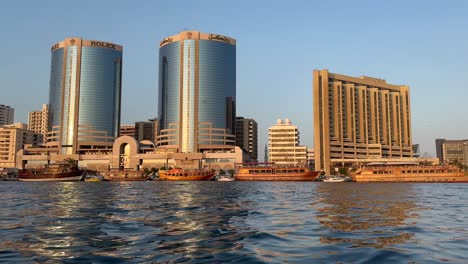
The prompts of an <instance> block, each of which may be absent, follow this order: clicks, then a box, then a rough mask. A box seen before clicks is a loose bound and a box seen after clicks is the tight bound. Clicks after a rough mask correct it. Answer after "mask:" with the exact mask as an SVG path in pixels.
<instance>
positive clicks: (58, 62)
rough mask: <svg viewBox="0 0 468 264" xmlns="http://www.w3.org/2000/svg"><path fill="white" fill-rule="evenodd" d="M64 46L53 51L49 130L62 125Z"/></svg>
mask: <svg viewBox="0 0 468 264" xmlns="http://www.w3.org/2000/svg"><path fill="white" fill-rule="evenodd" d="M64 50H65V49H64V48H60V49H56V50H54V51H52V62H51V67H50V90H49V104H50V105H49V107H50V108H49V122H50V126H51V127H49V130H51V129H52V128H53V127H54V126H60V113H61V112H62V82H63V53H64Z"/></svg>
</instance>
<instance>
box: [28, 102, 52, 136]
mask: <svg viewBox="0 0 468 264" xmlns="http://www.w3.org/2000/svg"><path fill="white" fill-rule="evenodd" d="M28 130H31V131H33V132H35V133H40V134H42V135H43V139H44V140H46V136H47V132H48V131H49V105H47V104H43V105H42V109H41V110H36V111H32V112H29V114H28Z"/></svg>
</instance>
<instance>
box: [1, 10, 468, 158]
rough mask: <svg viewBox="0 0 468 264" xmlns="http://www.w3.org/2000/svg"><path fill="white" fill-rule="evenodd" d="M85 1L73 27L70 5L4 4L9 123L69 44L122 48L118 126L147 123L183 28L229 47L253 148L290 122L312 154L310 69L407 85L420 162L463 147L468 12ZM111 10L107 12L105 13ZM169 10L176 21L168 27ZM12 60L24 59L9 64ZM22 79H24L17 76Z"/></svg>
mask: <svg viewBox="0 0 468 264" xmlns="http://www.w3.org/2000/svg"><path fill="white" fill-rule="evenodd" d="M91 3H92V2H86V1H84V2H83V3H82V5H81V6H79V7H76V9H75V10H76V12H77V13H78V14H79V11H84V10H86V11H88V9H89V12H86V21H83V22H81V21H80V23H77V22H76V20H74V19H72V18H70V13H69V12H65V10H68V8H69V6H68V5H67V4H66V3H62V2H57V3H55V4H50V5H48V6H53V7H47V8H46V7H42V5H43V3H35V2H30V4H29V5H27V6H28V7H24V6H23V5H20V4H18V3H16V2H15V3H6V4H4V5H5V6H6V7H5V8H2V11H0V13H1V18H0V22H1V23H2V24H4V25H7V30H6V31H5V34H4V37H5V41H3V43H2V49H1V51H0V52H2V53H1V55H2V58H4V60H5V61H6V63H4V64H3V65H2V66H0V67H1V71H0V74H1V75H0V77H1V79H2V80H3V82H2V88H1V89H2V90H1V94H2V96H1V98H2V101H1V102H0V103H2V104H6V105H10V106H11V107H13V108H15V112H16V113H15V122H18V121H21V122H25V123H26V121H27V113H28V112H30V111H33V110H35V109H38V108H39V107H40V106H41V105H42V104H43V103H47V101H48V99H47V95H48V86H49V76H50V57H49V54H50V53H49V51H50V46H51V45H52V44H54V43H55V41H57V40H60V39H64V38H68V37H72V36H77V37H82V38H84V39H102V40H106V41H110V42H113V43H119V44H121V45H123V46H124V47H125V55H124V63H123V64H124V65H123V85H122V92H123V95H122V122H121V123H122V124H125V123H129V122H135V121H139V120H146V119H148V118H154V117H155V116H156V115H157V100H158V99H157V83H158V74H157V73H158V66H157V60H158V56H157V53H158V43H159V41H160V40H161V39H163V38H164V37H165V36H168V35H172V34H175V33H178V32H180V31H183V29H184V28H187V27H189V28H190V29H194V30H200V31H203V32H220V33H222V34H224V35H228V36H232V37H233V38H235V39H237V41H238V48H237V49H238V50H237V61H238V63H237V116H249V117H251V118H253V119H255V120H257V122H258V125H259V146H263V145H264V144H265V142H266V137H267V127H268V126H269V125H270V124H271V123H273V122H274V121H275V120H276V119H277V118H290V119H292V120H295V124H296V125H297V126H298V128H299V129H300V130H301V134H302V143H303V144H305V145H307V146H310V147H311V146H313V126H312V121H311V117H312V71H313V70H314V69H321V68H327V69H330V71H332V72H340V73H343V74H346V75H351V76H360V75H368V76H374V77H381V78H384V79H386V80H387V81H388V82H389V83H405V84H408V85H409V86H410V87H411V90H410V93H411V98H412V100H411V109H412V121H413V137H412V139H413V143H414V144H420V145H421V152H422V153H424V152H430V153H431V155H432V156H435V145H434V140H435V139H436V138H453V139H457V138H459V139H463V138H466V136H465V134H463V133H464V131H467V126H468V125H467V124H463V122H461V124H459V125H457V129H454V128H453V127H454V126H453V123H452V122H454V121H453V120H464V119H463V117H464V115H463V114H464V112H463V111H460V110H458V108H456V107H453V105H457V104H462V103H463V96H460V95H463V93H464V90H463V88H464V87H465V85H464V83H467V81H468V79H467V77H465V76H464V75H463V72H464V71H466V66H464V63H463V61H464V60H465V58H467V57H468V51H467V50H466V49H465V48H464V47H466V42H467V33H465V31H464V28H466V25H467V24H468V23H467V21H468V19H467V18H466V17H465V15H464V12H463V10H466V7H467V4H466V3H463V2H451V6H443V7H441V6H439V4H438V2H435V1H432V2H427V1H424V2H420V3H419V4H416V3H410V4H408V5H403V3H406V2H403V1H402V2H397V3H391V4H390V3H365V2H353V3H344V4H341V5H335V6H338V7H333V8H332V6H333V5H332V4H324V3H309V2H302V1H297V2H292V3H288V4H283V3H281V2H269V5H268V6H267V8H265V9H261V8H262V7H263V5H262V4H261V3H253V4H252V5H253V6H248V5H247V2H241V3H216V2H211V1H206V2H201V3H200V4H199V5H198V3H197V4H192V3H186V4H185V6H186V8H182V9H180V8H178V3H151V4H147V3H145V4H140V6H128V5H131V3H123V2H116V4H115V6H113V7H110V8H109V7H107V5H108V4H106V3H104V2H102V3H93V4H92V5H91ZM179 5H180V3H179ZM92 7H93V8H92ZM132 7H133V9H132ZM107 8H109V9H110V10H109V11H111V12H103V11H106V10H107ZM39 9H40V12H37V11H38V10H39ZM128 10H130V11H133V12H127V11H128ZM175 10H178V12H179V11H180V12H181V13H180V15H178V16H175V17H171V16H170V15H169V14H171V13H173V12H175ZM260 10H261V11H260ZM197 11H198V12H197ZM202 11H203V12H202ZM321 11H323V12H321ZM107 13H109V14H111V13H112V16H110V15H107ZM332 13H333V15H331V14H332ZM73 14H75V13H74V12H73ZM73 14H72V15H73ZM293 14H294V15H293ZM71 17H73V16H71ZM112 17H116V18H117V17H118V18H121V20H112V21H113V24H115V27H114V26H113V27H112V28H109V23H110V22H108V21H109V20H110V18H112ZM106 18H107V19H106ZM240 18H242V19H240ZM277 18H282V19H277ZM286 18H287V19H286ZM348 18H349V19H348ZM284 19H286V20H284ZM239 20H243V21H239ZM57 21H61V23H59V22H57ZM150 22H151V23H150ZM344 22H346V23H345V24H344ZM371 22H372V23H371ZM147 24H150V25H151V26H152V28H151V27H150V26H148V25H147ZM323 25H327V27H324V26H323ZM134 29H137V30H134ZM122 32H124V33H122ZM19 33H21V34H19ZM31 39H32V40H34V44H35V45H31ZM19 52H21V55H24V56H17V54H18V53H19ZM354 61H359V64H357V65H356V64H355V63H354ZM24 74H25V75H27V76H28V78H22V75H24ZM25 94H28V95H30V96H28V97H26V96H24V95H25ZM260 97H261V99H262V100H261V102H263V103H262V104H258V101H259V100H258V99H259V98H260ZM285 98H286V99H287V100H285ZM136 106H139V107H136ZM457 123H460V122H457ZM259 152H262V148H260V149H259ZM259 156H263V155H262V153H259Z"/></svg>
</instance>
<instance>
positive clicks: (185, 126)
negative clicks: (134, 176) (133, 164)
mask: <svg viewBox="0 0 468 264" xmlns="http://www.w3.org/2000/svg"><path fill="white" fill-rule="evenodd" d="M235 105H236V41H235V40H234V39H233V38H230V37H226V36H223V35H219V34H209V33H202V32H198V31H185V32H181V33H180V34H177V35H174V36H171V37H167V38H165V39H163V40H162V41H161V43H160V49H159V104H158V107H159V116H158V119H159V122H160V127H159V129H160V130H159V135H158V137H157V139H156V142H157V146H158V147H162V148H166V149H172V150H173V151H174V152H179V153H197V152H205V151H223V150H226V149H233V148H234V147H235V136H234V133H235V117H236V111H235Z"/></svg>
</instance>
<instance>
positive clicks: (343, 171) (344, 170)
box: [338, 168, 348, 176]
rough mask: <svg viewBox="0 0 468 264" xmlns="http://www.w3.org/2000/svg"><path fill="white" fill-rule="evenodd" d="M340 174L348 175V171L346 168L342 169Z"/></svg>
mask: <svg viewBox="0 0 468 264" xmlns="http://www.w3.org/2000/svg"><path fill="white" fill-rule="evenodd" d="M338 172H339V173H340V174H341V175H345V176H346V175H348V170H347V169H346V168H340V169H339V170H338Z"/></svg>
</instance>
